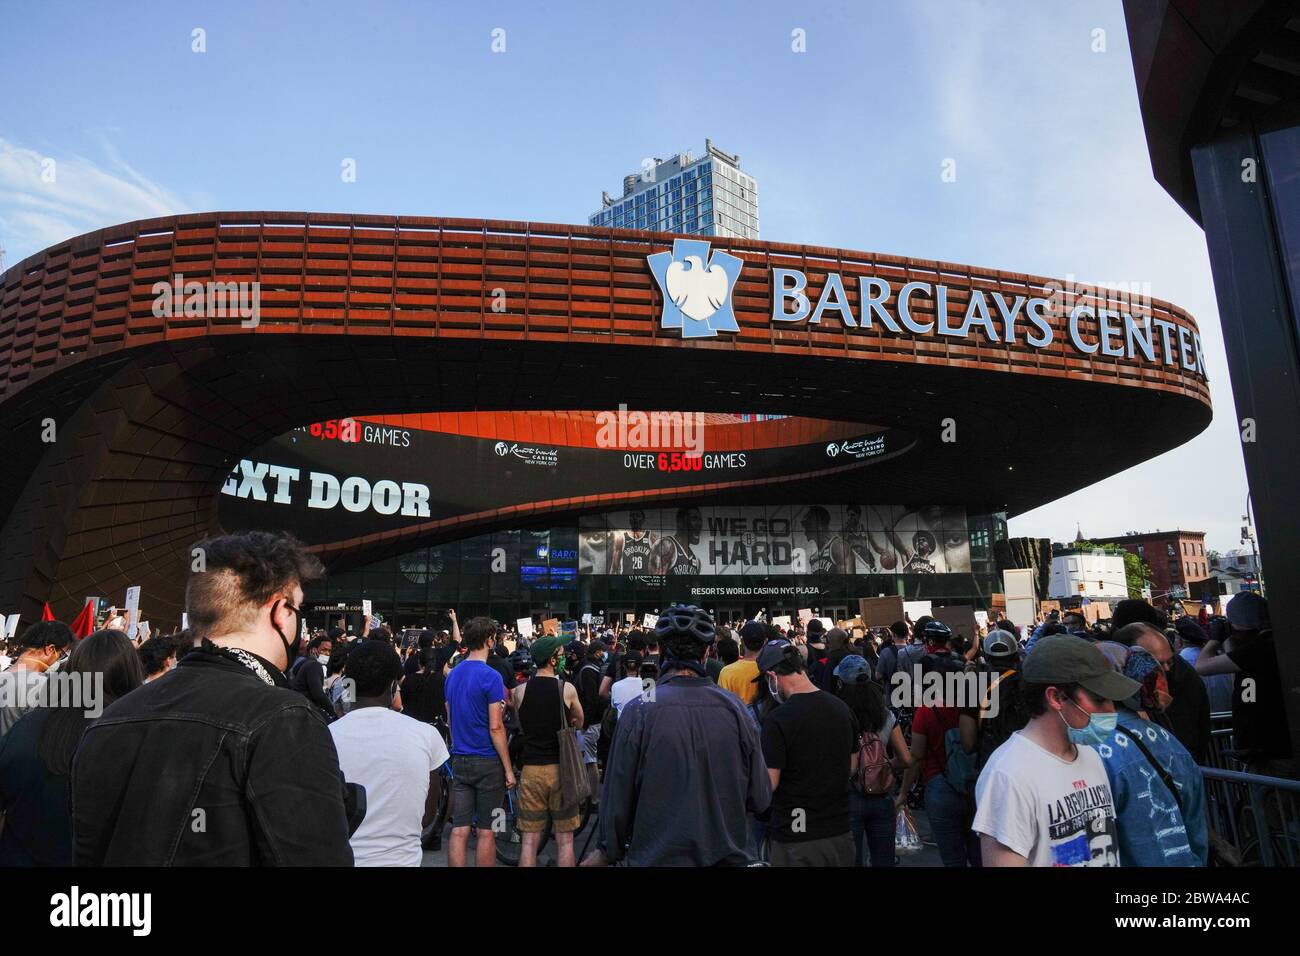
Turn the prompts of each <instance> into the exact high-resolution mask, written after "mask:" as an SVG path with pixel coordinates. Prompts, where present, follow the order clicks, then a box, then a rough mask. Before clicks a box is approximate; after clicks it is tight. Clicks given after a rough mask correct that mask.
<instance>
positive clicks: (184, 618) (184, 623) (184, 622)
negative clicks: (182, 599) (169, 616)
mask: <svg viewBox="0 0 1300 956" xmlns="http://www.w3.org/2000/svg"><path fill="white" fill-rule="evenodd" d="M189 626H190V616H189V615H188V614H186V613H185V612H184V611H181V630H182V631H183V630H185V629H186V628H187V627H189Z"/></svg>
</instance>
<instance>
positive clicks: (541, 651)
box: [528, 637, 564, 665]
mask: <svg viewBox="0 0 1300 956" xmlns="http://www.w3.org/2000/svg"><path fill="white" fill-rule="evenodd" d="M563 646H564V642H563V641H561V640H560V639H559V638H558V637H543V638H541V639H540V640H536V641H533V646H532V647H530V648H529V649H528V650H529V653H531V654H532V655H533V661H534V662H536V663H538V664H541V665H545V664H546V662H547V661H549V660H550V659H551V658H552V657H554V656H555V652H556V651H557V650H559V649H560V648H561V647H563Z"/></svg>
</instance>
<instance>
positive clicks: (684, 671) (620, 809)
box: [583, 604, 772, 866]
mask: <svg viewBox="0 0 1300 956" xmlns="http://www.w3.org/2000/svg"><path fill="white" fill-rule="evenodd" d="M716 636H717V631H716V628H715V626H714V623H713V616H712V615H711V614H709V613H708V612H707V611H705V610H704V609H702V608H699V607H696V606H694V605H680V604H678V605H673V606H672V607H670V608H668V609H666V610H665V611H664V612H663V614H662V615H660V618H659V621H658V624H657V625H656V626H655V641H656V643H657V644H659V645H660V647H661V648H662V649H663V653H664V659H663V663H662V670H661V674H662V676H661V677H660V678H659V681H658V683H657V684H656V685H655V687H654V693H653V694H646V695H642V696H638V697H636V698H634V699H633V700H632V701H630V702H629V703H628V704H627V705H626V706H625V707H624V708H623V713H622V714H621V715H620V716H619V719H618V727H617V730H616V731H615V733H614V740H613V744H612V746H611V747H610V753H609V762H608V764H607V766H606V768H605V784H604V791H603V793H602V794H601V804H600V805H601V814H600V843H599V847H598V848H597V849H596V850H594V851H593V852H592V854H591V855H590V856H588V857H587V858H586V859H585V860H583V866H602V865H605V864H606V863H611V862H618V861H619V860H626V861H627V864H628V865H629V866H717V865H738V866H743V865H745V864H746V863H748V862H749V853H748V852H747V844H748V842H749V841H748V832H747V830H748V828H747V826H746V813H754V812H761V811H763V810H765V809H766V808H767V806H768V803H769V802H770V800H771V795H772V791H771V783H770V781H769V780H768V775H767V769H766V767H765V766H764V764H763V755H762V749H761V747H760V745H759V741H758V734H757V732H756V730H755V728H754V724H753V721H752V720H751V719H750V717H749V714H748V713H746V711H745V708H744V705H742V704H741V702H740V701H739V700H738V699H737V698H736V696H735V695H734V694H731V693H728V692H727V691H725V690H723V689H722V688H721V687H719V686H717V685H716V684H714V683H713V681H711V680H709V678H708V675H707V673H706V671H705V669H704V657H705V653H706V651H707V648H708V645H709V644H711V643H713V641H714V640H715V639H716Z"/></svg>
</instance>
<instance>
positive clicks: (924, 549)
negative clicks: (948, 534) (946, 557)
mask: <svg viewBox="0 0 1300 956" xmlns="http://www.w3.org/2000/svg"><path fill="white" fill-rule="evenodd" d="M938 547H939V543H938V542H937V541H935V540H934V535H932V534H931V533H930V532H928V531H918V532H917V533H916V534H914V535H912V557H911V558H910V559H909V560H908V562H907V564H906V565H904V566H903V573H904V574H934V562H933V561H932V560H930V558H931V556H932V555H933V554H934V552H935V551H936V550H937V549H938Z"/></svg>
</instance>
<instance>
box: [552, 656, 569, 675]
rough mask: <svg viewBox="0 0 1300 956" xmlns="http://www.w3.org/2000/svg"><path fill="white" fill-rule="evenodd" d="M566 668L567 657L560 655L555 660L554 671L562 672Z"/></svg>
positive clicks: (567, 665)
mask: <svg viewBox="0 0 1300 956" xmlns="http://www.w3.org/2000/svg"><path fill="white" fill-rule="evenodd" d="M568 669H569V659H568V658H567V657H564V656H563V655H561V656H560V659H559V660H558V661H556V662H555V673H557V674H563V673H565V671H567V670H568Z"/></svg>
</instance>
